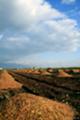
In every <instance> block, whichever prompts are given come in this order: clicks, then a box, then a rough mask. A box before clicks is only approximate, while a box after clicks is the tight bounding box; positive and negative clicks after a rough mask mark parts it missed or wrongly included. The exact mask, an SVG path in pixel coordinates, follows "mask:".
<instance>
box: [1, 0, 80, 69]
mask: <svg viewBox="0 0 80 120" xmlns="http://www.w3.org/2000/svg"><path fill="white" fill-rule="evenodd" d="M14 65H16V67H18V66H25V67H27V66H30V67H33V66H35V67H73V66H80V0H29V1H28V0H0V66H1V67H6V66H8V67H9V66H11V67H14Z"/></svg>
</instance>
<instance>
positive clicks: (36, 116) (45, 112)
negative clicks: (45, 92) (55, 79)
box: [0, 93, 74, 120]
mask: <svg viewBox="0 0 80 120" xmlns="http://www.w3.org/2000/svg"><path fill="white" fill-rule="evenodd" d="M73 116H74V112H73V110H72V108H71V107H69V106H68V105H65V104H62V103H58V102H56V101H51V100H49V99H46V98H43V97H39V96H35V95H32V94H27V93H22V94H19V95H17V96H14V97H12V98H11V99H10V100H8V101H7V102H6V104H5V105H4V107H3V109H2V111H1V113H0V120H3V119H4V120H73Z"/></svg>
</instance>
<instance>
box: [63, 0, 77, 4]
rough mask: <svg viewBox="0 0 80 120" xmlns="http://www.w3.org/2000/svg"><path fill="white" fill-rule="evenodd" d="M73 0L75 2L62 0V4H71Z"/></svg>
mask: <svg viewBox="0 0 80 120" xmlns="http://www.w3.org/2000/svg"><path fill="white" fill-rule="evenodd" d="M75 2H76V0H62V3H64V4H72V3H75Z"/></svg>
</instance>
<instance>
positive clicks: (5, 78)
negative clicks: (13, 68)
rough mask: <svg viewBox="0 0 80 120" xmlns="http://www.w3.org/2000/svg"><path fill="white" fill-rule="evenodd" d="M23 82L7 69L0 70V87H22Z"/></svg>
mask: <svg viewBox="0 0 80 120" xmlns="http://www.w3.org/2000/svg"><path fill="white" fill-rule="evenodd" d="M20 87H22V84H21V83H18V82H16V81H15V80H14V78H13V77H12V76H11V75H9V74H8V72H7V71H6V70H4V71H1V72H0V89H8V88H20Z"/></svg>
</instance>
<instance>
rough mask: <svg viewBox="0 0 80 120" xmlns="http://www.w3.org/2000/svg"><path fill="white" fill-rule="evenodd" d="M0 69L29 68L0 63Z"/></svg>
mask: <svg viewBox="0 0 80 120" xmlns="http://www.w3.org/2000/svg"><path fill="white" fill-rule="evenodd" d="M0 68H31V67H30V66H28V65H19V64H13V63H0Z"/></svg>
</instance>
